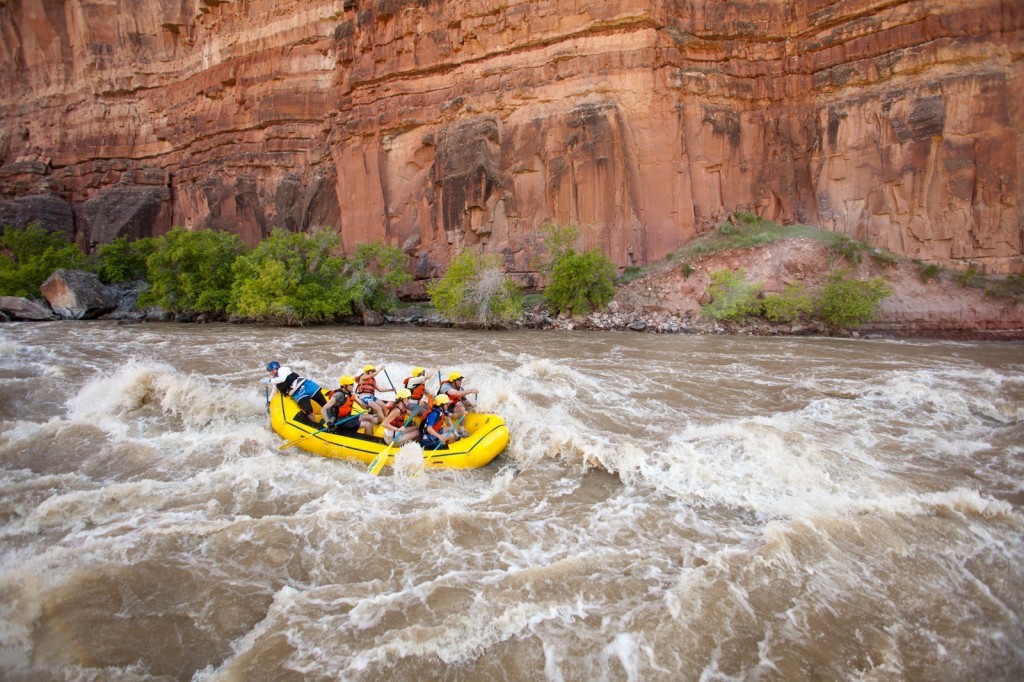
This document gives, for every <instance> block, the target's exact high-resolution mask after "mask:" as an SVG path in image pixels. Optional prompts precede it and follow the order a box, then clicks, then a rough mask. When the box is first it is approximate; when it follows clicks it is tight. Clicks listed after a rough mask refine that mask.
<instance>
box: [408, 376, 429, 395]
mask: <svg viewBox="0 0 1024 682" xmlns="http://www.w3.org/2000/svg"><path fill="white" fill-rule="evenodd" d="M410 381H412V377H409V378H408V379H406V380H405V381H404V382H403V383H404V384H405V387H406V388H409V382H410ZM426 389H427V382H426V381H421V382H420V383H418V384H416V385H415V386H413V387H412V388H409V392H410V393H412V399H413V400H420V399H422V398H423V392H424V391H425V390H426Z"/></svg>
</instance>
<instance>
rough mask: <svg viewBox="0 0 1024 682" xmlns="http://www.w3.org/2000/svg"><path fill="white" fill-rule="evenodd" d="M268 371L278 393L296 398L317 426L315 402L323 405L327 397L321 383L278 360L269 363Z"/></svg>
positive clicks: (300, 407) (312, 424) (311, 423)
mask: <svg viewBox="0 0 1024 682" xmlns="http://www.w3.org/2000/svg"><path fill="white" fill-rule="evenodd" d="M267 371H268V372H270V383H272V384H273V385H274V388H276V389H277V391H278V393H281V394H282V395H286V396H289V397H290V398H291V399H292V400H294V401H295V402H296V403H297V404H298V406H299V409H300V410H302V414H303V416H304V417H305V418H306V420H308V421H309V424H310V425H311V426H316V424H317V419H316V413H315V412H314V411H313V403H314V402H315V403H316V404H317V405H320V406H321V407H323V405H324V404H325V403H326V402H327V398H325V397H324V394H323V393H322V392H321V391H320V385H319V384H317V383H316V382H315V381H313V380H312V379H304V378H302V377H300V376H299V375H298V374H296V373H295V372H293V371H292V370H291V369H289V368H288V367H282V366H281V363H280V362H278V361H277V360H272V361H271V362H269V363H267Z"/></svg>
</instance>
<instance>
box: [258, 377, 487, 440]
mask: <svg viewBox="0 0 1024 682" xmlns="http://www.w3.org/2000/svg"><path fill="white" fill-rule="evenodd" d="M267 372H269V373H270V379H269V383H270V384H271V385H272V386H274V388H275V389H276V390H277V392H278V393H279V394H280V395H282V396H287V397H288V398H290V399H291V400H292V401H294V402H295V404H296V405H297V406H298V411H296V413H295V414H294V416H293V417H292V421H294V422H295V423H297V424H304V425H306V426H309V427H313V428H315V429H317V431H316V433H322V432H326V433H329V434H336V435H343V436H344V435H348V436H351V435H355V434H358V433H360V432H361V433H362V434H364V435H365V436H367V437H371V438H377V435H376V434H377V433H379V434H380V437H381V440H382V442H384V443H386V444H388V445H395V446H400V445H402V444H404V443H408V442H410V441H413V440H418V441H419V443H420V445H421V446H422V447H423V449H424V450H436V449H438V448H440V447H448V446H449V445H450V444H452V443H454V442H455V441H457V440H459V439H462V438H466V437H468V436H469V432H468V431H467V430H466V428H465V426H463V421H464V420H465V417H466V414H467V412H472V411H473V410H474V406H473V404H472V403H471V402H470V400H469V396H471V395H473V396H475V395H478V394H479V391H477V389H475V388H467V387H464V386H463V381H464V379H465V378H464V377H463V375H462V373H461V372H457V371H453V372H450V373H449V374H448V378H447V380H442V378H441V368H440V367H438V368H436V369H435V370H432V371H431V372H430V373H429V374H428V373H427V370H426V369H425V368H423V367H414V368H413V369H412V374H411V376H409V377H406V378H405V380H404V381H403V382H402V386H401V387H397V388H396V387H395V385H394V384H393V383H392V382H391V377H389V376H388V375H387V371H386V370H385V366H384V365H381V366H380V367H379V368H378V367H376V366H375V365H366V366H365V367H363V371H362V372H361V373H359V374H357V375H351V374H346V375H344V376H342V377H341V378H340V379H339V380H338V388H336V389H334V390H333V391H329V392H328V391H324V390H323V389H322V388H321V387H320V385H319V384H317V383H316V382H315V381H313V380H311V379H308V378H304V377H301V376H299V375H298V374H297V373H296V372H294V371H292V370H291V369H290V368H288V367H285V366H282V365H281V363H279V362H277V361H276V360H274V361H272V362H270V363H268V364H267ZM435 372H436V373H437V380H438V384H439V387H438V390H437V391H436V392H434V393H431V392H429V391H428V390H427V381H428V380H429V378H430V377H432V376H433V375H434V373H435ZM381 373H383V374H384V377H385V378H386V379H387V381H388V383H389V384H391V385H390V386H387V387H385V386H381V385H379V384H378V382H377V377H378V375H380V374H381ZM383 393H393V394H394V399H393V400H391V401H385V400H384V399H383V398H382V397H380V396H378V394H383ZM318 413H319V414H318ZM310 435H312V433H311V434H310Z"/></svg>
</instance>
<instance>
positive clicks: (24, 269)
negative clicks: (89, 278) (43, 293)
mask: <svg viewBox="0 0 1024 682" xmlns="http://www.w3.org/2000/svg"><path fill="white" fill-rule="evenodd" d="M85 264H86V258H85V256H84V255H83V254H82V250H81V249H80V248H78V245H77V244H74V243H71V242H69V241H67V240H66V239H64V238H63V237H62V236H60V235H57V234H54V233H52V232H49V231H47V230H45V229H44V228H43V227H42V225H40V224H39V222H38V221H34V222H31V223H29V224H28V225H27V226H26V227H25V228H23V229H22V228H17V227H14V226H12V225H7V226H5V227H4V229H3V235H0V296H27V297H38V296H39V287H40V285H42V283H43V282H45V281H46V279H47V278H48V277H49V276H50V275H52V274H53V271H54V270H57V269H58V268H66V269H69V270H74V269H80V268H83V267H84V266H85Z"/></svg>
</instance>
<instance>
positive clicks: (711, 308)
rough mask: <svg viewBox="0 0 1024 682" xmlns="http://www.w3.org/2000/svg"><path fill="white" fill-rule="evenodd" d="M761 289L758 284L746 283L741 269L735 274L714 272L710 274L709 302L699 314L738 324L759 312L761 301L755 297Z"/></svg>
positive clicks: (722, 271) (745, 275)
mask: <svg viewBox="0 0 1024 682" xmlns="http://www.w3.org/2000/svg"><path fill="white" fill-rule="evenodd" d="M762 287H763V285H762V284H761V283H760V282H751V281H748V280H747V273H746V272H745V271H744V270H743V268H740V269H739V270H737V271H736V272H732V271H731V270H728V269H725V268H723V269H721V270H716V271H715V272H713V273H711V284H710V285H709V286H708V294H710V295H711V302H710V303H707V304H706V305H705V306H704V307H703V308H702V309H701V313H702V314H704V315H705V316H707V317H711V318H714V319H716V320H724V321H726V322H738V321H739V320H742V319H743V318H745V317H747V316H749V315H756V314H757V313H759V312H760V311H761V301H759V300H758V298H757V296H758V294H759V293H761V288H762Z"/></svg>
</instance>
